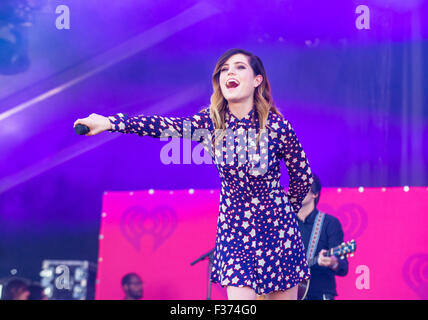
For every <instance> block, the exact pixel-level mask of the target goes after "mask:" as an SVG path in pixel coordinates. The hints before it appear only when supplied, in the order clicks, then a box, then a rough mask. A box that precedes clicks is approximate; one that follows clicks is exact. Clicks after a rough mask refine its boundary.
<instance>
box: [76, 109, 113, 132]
mask: <svg viewBox="0 0 428 320" xmlns="http://www.w3.org/2000/svg"><path fill="white" fill-rule="evenodd" d="M73 127H74V129H75V130H76V133H77V134H80V135H83V134H84V135H85V136H94V135H96V134H98V133H101V132H103V131H107V130H111V129H112V126H111V123H110V120H109V119H108V118H107V117H104V116H101V115H99V114H96V113H92V114H91V115H90V116H89V117H87V118H83V119H77V120H76V121H75V122H74V125H73Z"/></svg>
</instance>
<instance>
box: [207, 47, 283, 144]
mask: <svg viewBox="0 0 428 320" xmlns="http://www.w3.org/2000/svg"><path fill="white" fill-rule="evenodd" d="M238 53H241V54H243V55H246V56H247V57H248V58H249V62H250V66H251V68H252V69H253V72H254V74H255V75H256V76H257V75H259V74H260V75H262V76H263V81H262V83H261V84H260V85H259V86H257V87H256V88H255V90H254V104H255V106H256V111H257V115H258V118H259V128H258V129H260V131H259V134H258V137H257V140H258V141H259V139H260V134H261V130H263V129H265V128H266V127H267V125H266V122H267V118H268V115H269V110H272V112H273V113H276V114H278V115H280V116H281V117H282V114H281V113H280V112H279V110H278V109H277V108H276V106H275V103H274V102H273V99H272V96H271V87H270V83H269V80H268V78H267V75H266V71H265V68H264V66H263V63H262V61H261V60H260V58H259V57H257V56H256V55H254V54H252V53H251V52H248V51H246V50H244V49H230V50H228V51H226V52H225V53H224V54H223V55H222V56H221V57H220V58H219V60H218V61H217V64H216V66H215V68H214V72H213V74H212V85H213V90H214V92H213V94H212V95H211V98H210V116H211V119H212V120H213V122H214V126H215V129H221V132H222V133H221V134H220V136H219V137H218V138H216V141H218V142H219V141H221V140H222V138H223V136H224V135H225V129H226V124H225V115H226V110H227V109H226V108H227V100H226V99H225V98H224V97H223V94H222V93H221V88H220V81H219V78H220V72H221V67H222V66H223V64H224V63H226V61H227V60H228V59H229V58H230V57H231V56H233V55H235V54H238Z"/></svg>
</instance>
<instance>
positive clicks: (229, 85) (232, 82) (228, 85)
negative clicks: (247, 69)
mask: <svg viewBox="0 0 428 320" xmlns="http://www.w3.org/2000/svg"><path fill="white" fill-rule="evenodd" d="M237 86H239V82H238V80H235V79H230V80H228V81H227V82H226V88H228V89H231V88H236V87H237Z"/></svg>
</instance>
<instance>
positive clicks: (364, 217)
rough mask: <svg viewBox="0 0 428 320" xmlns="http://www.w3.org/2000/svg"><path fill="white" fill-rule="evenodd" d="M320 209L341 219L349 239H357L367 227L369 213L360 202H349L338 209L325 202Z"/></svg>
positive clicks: (344, 231)
mask: <svg viewBox="0 0 428 320" xmlns="http://www.w3.org/2000/svg"><path fill="white" fill-rule="evenodd" d="M319 209H320V210H321V211H323V212H325V213H328V214H331V215H333V216H335V217H336V218H338V219H339V221H340V223H341V224H342V228H343V233H344V234H345V237H346V238H347V239H357V238H358V237H360V236H361V235H362V234H363V233H364V231H365V230H366V229H367V225H368V214H367V212H366V210H365V209H364V208H363V207H362V206H360V205H359V204H356V203H347V204H344V205H342V206H340V207H338V208H337V209H335V208H333V207H332V206H330V205H328V204H325V205H320V206H319Z"/></svg>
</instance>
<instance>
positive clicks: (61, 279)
mask: <svg viewBox="0 0 428 320" xmlns="http://www.w3.org/2000/svg"><path fill="white" fill-rule="evenodd" d="M95 276H96V265H95V264H94V263H91V262H89V261H80V260H44V261H43V262H42V270H41V272H40V277H41V281H40V284H41V286H42V287H43V288H44V293H45V295H46V297H47V298H48V299H50V300H92V299H94V298H95Z"/></svg>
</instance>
